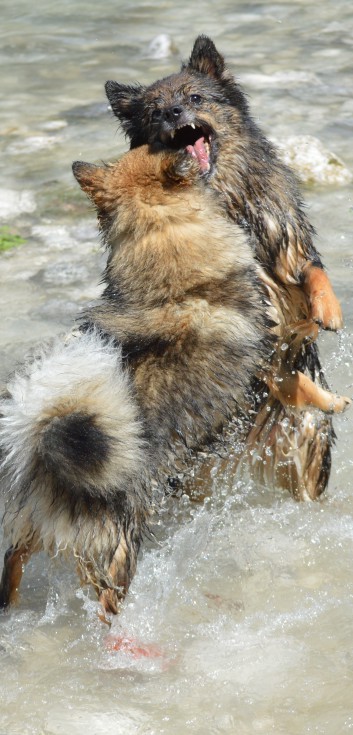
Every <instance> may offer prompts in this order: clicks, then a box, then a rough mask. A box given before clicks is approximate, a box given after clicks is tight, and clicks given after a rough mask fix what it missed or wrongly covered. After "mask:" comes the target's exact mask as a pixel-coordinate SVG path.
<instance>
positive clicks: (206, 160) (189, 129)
mask: <svg viewBox="0 0 353 735" xmlns="http://www.w3.org/2000/svg"><path fill="white" fill-rule="evenodd" d="M160 142H161V143H162V144H163V145H164V146H167V147H168V148H172V149H173V150H177V151H185V152H186V153H188V154H189V155H190V156H192V158H194V159H195V160H196V161H197V162H198V164H199V166H200V170H201V171H202V172H203V173H209V172H210V171H211V169H212V166H213V162H214V160H215V134H214V132H213V130H212V129H211V128H210V126H209V125H205V124H202V125H196V123H192V124H191V125H182V126H181V127H179V128H174V130H172V131H170V132H163V133H162V134H161V136H160Z"/></svg>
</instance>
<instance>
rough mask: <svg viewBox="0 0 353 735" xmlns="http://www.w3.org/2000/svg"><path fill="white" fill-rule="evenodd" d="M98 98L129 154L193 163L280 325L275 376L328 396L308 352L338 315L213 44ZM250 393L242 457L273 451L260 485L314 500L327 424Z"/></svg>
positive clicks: (293, 208)
mask: <svg viewBox="0 0 353 735" xmlns="http://www.w3.org/2000/svg"><path fill="white" fill-rule="evenodd" d="M106 92H107V96H108V99H109V102H110V104H111V107H112V110H113V112H114V114H115V115H116V116H117V117H118V118H119V120H120V122H121V124H122V127H123V129H124V131H125V132H126V134H127V135H128V137H129V138H130V140H131V147H132V148H133V149H135V148H137V147H139V146H141V145H143V144H146V143H148V144H150V145H151V146H152V147H153V148H162V149H166V150H179V151H180V150H183V151H187V152H188V153H189V155H190V156H191V157H193V158H194V159H196V160H198V161H199V164H200V166H201V168H202V170H203V171H204V173H205V176H206V178H207V179H208V184H209V186H210V187H212V189H214V190H216V191H217V192H218V193H219V194H220V196H221V197H222V199H223V202H224V204H225V207H226V209H227V212H228V216H229V218H230V219H231V220H232V221H233V222H234V223H236V224H237V226H240V227H241V228H242V229H243V230H244V231H245V232H246V233H247V234H248V236H249V237H250V240H251V244H252V247H253V250H254V252H255V254H256V258H257V260H258V262H259V263H260V264H261V266H262V279H263V282H264V284H265V285H266V288H267V289H268V293H269V296H270V299H271V302H272V306H273V308H274V310H275V312H276V318H275V319H276V322H277V324H278V326H277V329H276V333H277V337H278V356H277V371H278V373H279V374H283V372H285V371H286V373H287V375H290V374H291V373H292V371H294V372H295V373H297V371H304V372H306V373H307V375H308V376H310V377H311V378H312V379H313V380H315V381H316V383H317V384H318V387H319V386H320V384H321V385H322V386H323V387H324V388H327V385H326V382H325V379H324V376H323V373H322V370H321V367H320V362H319V357H318V351H317V347H316V345H315V343H314V340H315V338H316V335H317V326H316V325H317V324H319V325H321V326H323V327H324V328H328V329H338V328H340V327H341V326H342V314H341V310H340V306H339V303H338V301H337V299H336V297H335V295H334V293H333V290H332V287H331V285H330V282H329V280H328V278H327V276H326V274H325V273H324V271H323V269H322V263H321V259H320V257H319V255H318V253H317V251H316V250H315V247H314V245H313V234H314V231H313V228H312V226H311V225H310V223H309V221H308V219H307V216H306V214H305V212H304V209H303V205H302V202H301V198H300V194H299V190H298V185H297V181H296V179H295V177H294V175H293V173H292V172H291V171H290V170H289V169H288V168H287V167H286V166H285V165H284V164H283V163H282V162H281V161H280V160H279V158H278V157H277V154H276V151H275V149H274V147H273V146H272V145H271V144H270V143H269V141H268V140H266V138H265V137H264V135H263V133H262V132H261V130H260V129H259V128H258V126H257V125H256V124H255V122H254V121H253V119H252V118H251V115H250V113H249V109H248V104H247V100H246V98H245V96H244V93H243V92H242V90H241V88H240V86H239V85H238V84H237V83H236V81H235V80H234V78H233V77H232V75H231V74H230V72H229V71H228V69H227V68H226V66H225V63H224V59H223V57H222V56H221V54H220V53H219V52H218V51H217V49H216V48H215V46H214V44H213V42H212V41H211V40H210V39H209V38H207V37H205V36H200V37H198V38H197V40H196V42H195V45H194V48H193V51H192V54H191V57H190V60H189V62H188V63H187V64H184V65H183V66H182V69H181V71H180V72H179V73H176V74H172V75H171V76H169V77H166V78H165V79H162V80H159V81H157V82H155V83H153V84H152V85H150V86H149V87H145V86H142V85H124V84H119V83H117V82H112V81H110V82H107V84H106ZM209 221H210V222H211V219H210V220H209ZM284 343H285V344H286V345H288V348H287V349H286V350H285V351H283V350H281V347H282V346H283V345H284ZM256 388H257V392H259V393H261V391H262V393H263V397H262V399H260V400H259V403H258V407H257V409H258V417H257V421H256V425H255V427H254V428H253V429H252V431H251V433H250V435H249V439H248V445H249V450H251V449H255V448H256V451H255V452H252V451H249V457H251V456H257V457H258V456H259V455H262V456H263V458H264V460H266V457H267V456H268V453H269V451H271V452H272V454H273V458H274V459H273V462H272V463H271V464H270V463H269V462H268V460H266V461H265V462H264V463H263V465H262V468H263V470H264V472H265V474H266V479H267V481H268V482H276V483H277V484H279V485H282V486H286V487H288V488H289V489H290V490H291V491H292V493H293V494H294V495H295V497H297V498H304V497H305V498H307V497H310V498H316V497H317V496H318V495H320V493H321V492H322V491H323V490H324V488H325V487H326V485H327V482H328V478H329V473H330V465H331V445H332V442H333V438H334V433H333V429H332V424H331V419H330V418H328V417H323V416H322V414H317V413H313V412H310V413H309V412H308V411H305V412H304V413H302V414H301V415H298V413H297V414H295V413H293V411H292V410H288V407H287V406H285V405H283V403H282V400H281V398H282V397H281V396H280V395H277V396H274V395H273V394H271V395H270V397H268V395H267V394H268V391H267V390H266V388H265V387H264V386H263V385H262V387H261V384H258V385H257V386H256ZM319 403H320V402H319ZM319 403H318V404H317V405H319ZM346 404H347V402H345V405H346ZM295 405H296V404H295ZM341 405H343V404H341ZM302 407H303V408H304V407H305V401H304V403H303V405H302ZM260 467H261V463H260V462H258V461H257V463H256V469H257V470H259V469H260Z"/></svg>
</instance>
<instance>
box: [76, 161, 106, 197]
mask: <svg viewBox="0 0 353 735" xmlns="http://www.w3.org/2000/svg"><path fill="white" fill-rule="evenodd" d="M72 171H73V174H74V177H75V179H77V181H78V183H79V184H80V187H81V189H82V190H83V191H84V192H85V194H87V196H88V197H89V198H90V199H91V200H92V202H93V203H94V204H95V205H96V206H97V207H99V208H101V207H102V204H103V201H104V181H105V178H106V175H107V167H106V166H95V165H94V164H93V163H84V161H75V162H74V163H73V164H72Z"/></svg>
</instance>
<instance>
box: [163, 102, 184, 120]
mask: <svg viewBox="0 0 353 735" xmlns="http://www.w3.org/2000/svg"><path fill="white" fill-rule="evenodd" d="M182 112H183V108H182V107H181V106H180V105H174V106H173V107H169V108H168V110H165V111H164V119H165V120H166V121H167V122H175V120H177V119H178V118H179V117H180V115H181V113H182Z"/></svg>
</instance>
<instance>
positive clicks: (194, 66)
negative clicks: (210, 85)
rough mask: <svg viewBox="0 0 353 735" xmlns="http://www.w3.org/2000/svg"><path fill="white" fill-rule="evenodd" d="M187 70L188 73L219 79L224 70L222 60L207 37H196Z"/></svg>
mask: <svg viewBox="0 0 353 735" xmlns="http://www.w3.org/2000/svg"><path fill="white" fill-rule="evenodd" d="M187 68H188V69H189V71H196V72H198V73H199V74H207V75H208V76H210V77H214V78H216V79H220V78H221V76H222V74H223V72H224V68H225V65H224V58H223V56H221V54H220V53H218V51H217V49H216V47H215V45H214V43H213V41H211V39H210V38H208V36H198V38H197V39H196V41H195V43H194V48H193V50H192V52H191V56H190V60H189V64H188V66H187Z"/></svg>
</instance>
